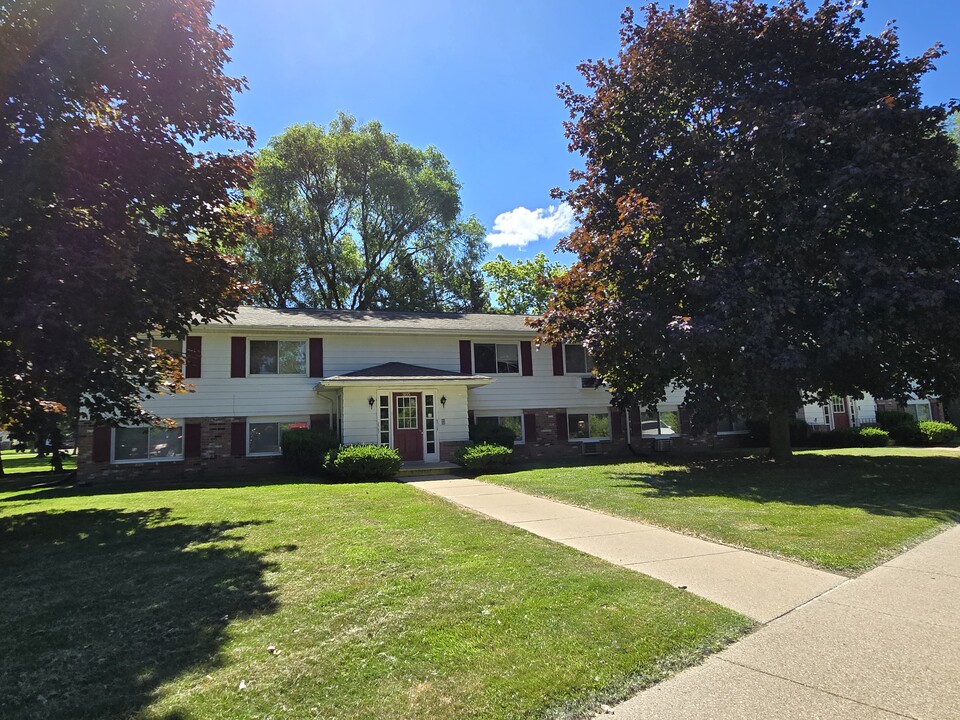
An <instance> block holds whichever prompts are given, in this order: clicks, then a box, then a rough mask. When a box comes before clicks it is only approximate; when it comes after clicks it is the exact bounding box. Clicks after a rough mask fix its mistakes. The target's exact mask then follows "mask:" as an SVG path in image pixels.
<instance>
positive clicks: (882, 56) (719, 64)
mask: <svg viewBox="0 0 960 720" xmlns="http://www.w3.org/2000/svg"><path fill="white" fill-rule="evenodd" d="M643 15H644V16H643V17H641V18H639V19H637V20H635V19H634V13H633V12H632V11H630V10H628V11H627V12H625V13H624V15H623V27H622V28H621V44H622V51H621V53H620V54H619V55H618V57H617V58H615V59H614V60H612V61H606V60H603V61H598V62H588V63H584V64H582V65H581V66H580V69H581V71H582V73H583V75H584V76H585V81H586V82H585V83H584V84H585V86H586V88H587V90H586V91H585V92H581V91H579V90H578V89H575V88H573V87H570V86H567V87H564V88H562V90H561V93H560V95H561V97H562V98H563V100H564V101H565V103H566V105H567V107H568V109H569V110H570V112H571V115H572V118H573V120H572V121H571V122H570V123H569V124H568V126H567V136H568V138H569V140H570V145H571V148H572V149H573V150H575V151H577V152H579V153H580V154H581V155H582V156H583V169H582V170H575V171H574V172H573V178H574V180H576V181H579V184H578V185H576V186H575V187H574V188H573V189H571V190H569V191H559V192H557V193H556V194H555V196H556V198H557V199H559V200H563V201H565V202H567V203H568V204H569V205H570V206H571V208H572V209H573V211H574V213H575V215H576V217H577V219H578V222H579V227H577V228H576V229H575V230H574V231H573V232H572V233H571V234H570V236H568V238H567V239H565V240H564V241H562V242H561V245H560V247H561V249H563V250H567V251H570V252H572V253H575V254H577V256H578V258H579V259H578V262H577V263H575V264H574V266H573V267H572V268H571V269H570V272H569V273H568V274H567V276H566V277H565V278H564V280H563V281H562V282H561V283H560V284H558V295H557V298H556V300H555V301H554V309H553V310H552V311H550V312H548V314H547V316H546V318H545V321H544V323H543V324H542V325H541V330H542V332H543V334H544V336H545V339H546V340H548V341H550V342H557V341H565V340H566V341H569V340H571V339H572V340H579V339H585V341H586V345H587V347H588V349H589V350H590V352H591V353H592V354H593V357H594V359H595V361H596V365H597V369H598V371H599V374H600V375H601V376H602V377H603V378H604V380H605V381H606V382H607V383H608V385H609V386H610V387H611V388H612V389H613V391H614V395H615V401H616V402H618V403H621V404H627V403H629V404H633V403H638V404H640V405H645V406H649V405H653V404H654V403H656V402H658V401H662V400H663V399H664V388H665V387H666V386H668V385H670V384H671V383H673V382H676V383H677V384H679V385H681V386H683V387H685V388H687V393H686V400H685V403H686V404H687V405H688V406H689V407H690V408H691V411H692V412H693V413H694V414H698V409H701V408H704V409H706V410H709V409H711V408H717V407H725V408H728V409H729V411H732V412H734V413H737V414H740V415H743V416H746V417H755V416H763V417H774V418H775V417H780V418H782V419H783V420H785V419H786V417H787V416H789V415H793V413H794V412H795V411H796V410H797V409H798V408H800V407H801V406H802V405H803V403H804V402H805V401H807V400H808V399H809V398H808V397H807V396H806V395H805V392H807V391H810V392H815V393H818V394H819V393H820V391H826V390H829V391H830V394H837V395H850V394H856V393H857V392H860V391H865V392H870V393H872V394H874V395H876V396H880V397H897V396H900V395H902V394H905V393H906V392H908V391H911V390H919V391H920V392H926V391H927V389H928V388H929V387H930V386H931V385H933V384H934V383H935V382H936V381H937V379H938V378H942V377H943V375H944V373H945V372H947V369H946V368H947V366H949V365H950V358H955V357H958V356H960V333H947V334H944V333H943V332H942V328H944V327H955V326H958V325H960V294H958V290H957V284H956V278H957V277H958V276H960V244H958V243H957V242H956V238H957V237H960V171H958V169H957V167H956V166H955V164H954V163H955V160H956V158H957V152H956V149H955V148H954V147H953V145H952V143H951V141H950V139H949V138H948V137H947V135H946V133H945V132H944V127H943V126H944V120H945V119H946V114H947V109H948V108H947V107H946V106H927V105H924V104H923V101H922V96H921V92H920V81H921V79H922V78H923V76H924V75H925V74H926V73H927V72H928V71H930V70H931V69H932V68H933V63H934V62H935V61H936V60H937V58H938V57H940V55H941V52H942V51H941V50H940V49H939V48H933V49H931V50H929V51H927V52H926V53H925V54H924V55H923V56H922V57H919V58H902V57H901V56H900V44H899V41H898V38H897V33H896V29H895V28H888V29H887V30H885V31H884V33H883V34H882V35H881V36H879V37H873V36H868V35H866V34H862V33H861V27H860V26H861V24H862V22H863V11H862V10H861V9H860V8H859V7H857V6H856V4H854V3H849V2H846V1H845V0H826V2H824V3H822V4H820V5H818V7H817V8H816V9H814V10H812V11H810V12H808V10H807V6H806V5H805V3H803V2H801V1H800V0H785V1H784V2H778V3H753V2H733V1H730V0H726V1H725V0H718V1H716V2H706V1H699V0H698V1H697V2H690V3H688V4H684V6H683V7H671V8H669V9H662V8H660V7H658V6H657V5H649V6H647V7H646V8H645V9H644V11H643ZM903 238H910V242H904V241H903ZM931 348H937V352H931V350H930V349H931ZM911 378H912V379H914V380H916V381H917V382H918V383H920V385H921V386H922V387H920V388H914V387H913V385H912V383H911V381H910V379H911ZM704 414H707V413H706V412H705V413H704ZM778 437H779V436H778ZM776 450H777V452H776V453H775V455H776V456H777V457H778V458H785V457H787V456H789V452H790V449H789V446H785V445H783V444H778V446H777V448H776Z"/></svg>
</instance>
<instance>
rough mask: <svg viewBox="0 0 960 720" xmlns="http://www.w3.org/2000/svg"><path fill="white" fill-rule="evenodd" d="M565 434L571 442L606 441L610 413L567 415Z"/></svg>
mask: <svg viewBox="0 0 960 720" xmlns="http://www.w3.org/2000/svg"><path fill="white" fill-rule="evenodd" d="M567 433H568V437H569V438H570V439H571V440H608V439H609V438H610V413H608V412H602V413H575V414H574V413H570V414H568V415H567Z"/></svg>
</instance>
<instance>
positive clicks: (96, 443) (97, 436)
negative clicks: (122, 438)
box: [93, 425, 113, 462]
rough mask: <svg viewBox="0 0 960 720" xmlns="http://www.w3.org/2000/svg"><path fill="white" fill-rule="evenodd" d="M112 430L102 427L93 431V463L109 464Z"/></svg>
mask: <svg viewBox="0 0 960 720" xmlns="http://www.w3.org/2000/svg"><path fill="white" fill-rule="evenodd" d="M112 439H113V428H110V427H107V426H105V425H102V426H100V427H95V428H94V429H93V462H110V444H111V442H110V441H111V440H112Z"/></svg>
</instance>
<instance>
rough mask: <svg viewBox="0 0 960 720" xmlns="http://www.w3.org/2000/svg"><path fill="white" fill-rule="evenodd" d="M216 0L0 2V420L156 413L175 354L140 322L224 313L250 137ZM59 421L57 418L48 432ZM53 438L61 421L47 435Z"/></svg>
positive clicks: (179, 325) (171, 330) (47, 422)
mask: <svg viewBox="0 0 960 720" xmlns="http://www.w3.org/2000/svg"><path fill="white" fill-rule="evenodd" d="M211 7H212V2H211V0H76V1H74V2H60V1H58V0H29V1H26V2H15V3H3V4H0V426H14V427H16V428H17V430H18V432H27V431H29V430H31V429H34V430H36V431H37V432H47V430H45V428H50V427H55V426H56V425H57V422H58V421H57V420H56V419H55V418H54V417H52V416H57V415H62V414H64V413H66V414H68V415H70V416H72V417H76V416H77V413H78V412H79V407H80V404H81V398H82V399H83V405H84V407H85V408H86V409H87V410H88V411H89V412H90V415H91V418H92V419H95V420H96V419H101V418H102V419H108V420H109V421H111V422H118V421H124V420H127V421H134V422H136V421H141V420H144V419H149V418H148V416H146V415H144V413H143V411H142V409H141V407H140V391H141V388H145V389H146V390H147V391H148V392H153V391H159V390H161V389H168V390H175V389H177V387H179V386H180V379H181V378H180V376H179V372H178V369H179V362H176V361H173V360H172V359H171V358H169V357H161V356H160V355H158V354H156V353H152V352H150V350H149V348H148V347H146V346H145V345H144V343H143V342H141V340H139V339H138V336H143V335H172V336H182V335H184V334H186V333H187V332H188V330H189V328H190V327H192V326H193V325H195V324H196V323H199V322H205V321H210V320H214V319H222V318H226V317H229V316H230V312H231V309H232V308H235V307H236V305H237V304H238V303H239V302H240V300H241V299H242V298H243V297H244V295H245V293H246V292H247V290H248V288H247V287H246V285H245V280H244V277H245V273H244V272H242V271H241V268H240V267H239V265H238V257H237V255H235V254H231V248H234V252H238V251H239V246H238V242H237V239H238V238H240V237H242V236H244V235H246V234H248V233H250V232H252V230H253V225H252V220H253V218H252V216H251V215H249V213H248V212H247V210H246V208H245V207H244V206H243V202H242V201H243V192H244V190H245V188H246V187H247V183H248V179H249V176H250V174H251V171H252V158H251V156H250V155H249V154H244V153H240V154H219V153H214V152H198V151H196V150H194V149H192V148H193V146H194V145H195V144H196V143H197V142H198V141H206V140H212V139H216V138H221V139H225V140H227V141H230V142H234V143H237V144H239V145H241V146H244V145H245V146H248V147H249V146H252V142H253V132H252V131H251V130H250V129H249V128H246V127H244V126H242V125H238V124H237V123H236V122H234V121H233V119H232V117H231V116H232V113H233V95H234V94H235V93H237V92H240V91H241V90H242V89H243V88H244V87H245V83H244V81H243V80H242V79H237V78H232V77H229V76H227V75H226V74H224V72H223V68H224V65H225V64H226V63H227V61H228V60H229V57H228V55H227V53H228V51H229V49H230V47H231V46H232V40H231V38H230V35H229V34H228V33H227V32H226V31H224V30H223V29H222V28H219V27H216V28H214V27H211V26H210V11H211ZM55 435H57V434H56V433H55ZM53 440H54V441H56V440H57V437H54V438H53Z"/></svg>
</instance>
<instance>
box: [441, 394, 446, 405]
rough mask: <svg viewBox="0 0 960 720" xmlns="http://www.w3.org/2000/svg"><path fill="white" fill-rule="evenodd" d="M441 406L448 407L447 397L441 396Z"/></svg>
mask: <svg viewBox="0 0 960 720" xmlns="http://www.w3.org/2000/svg"><path fill="white" fill-rule="evenodd" d="M440 404H441V405H443V407H446V406H447V396H446V395H441V396H440Z"/></svg>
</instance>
